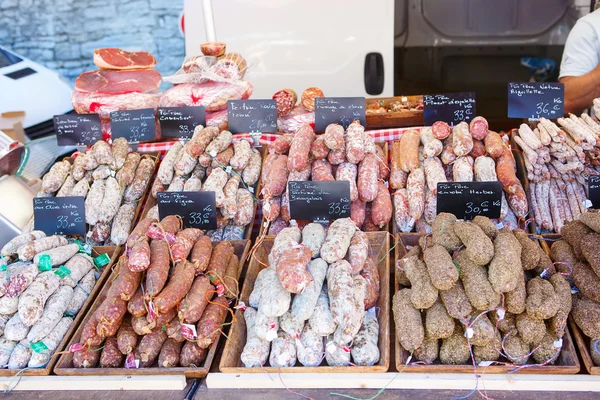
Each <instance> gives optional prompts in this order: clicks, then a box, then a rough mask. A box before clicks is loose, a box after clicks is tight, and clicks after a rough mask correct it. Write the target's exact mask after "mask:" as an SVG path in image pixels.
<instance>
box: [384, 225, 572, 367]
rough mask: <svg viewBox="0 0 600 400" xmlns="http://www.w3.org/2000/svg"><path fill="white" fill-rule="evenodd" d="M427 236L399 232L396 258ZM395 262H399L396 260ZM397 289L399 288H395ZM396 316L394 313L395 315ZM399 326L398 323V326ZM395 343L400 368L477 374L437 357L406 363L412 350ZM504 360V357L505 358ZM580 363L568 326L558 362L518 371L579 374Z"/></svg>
mask: <svg viewBox="0 0 600 400" xmlns="http://www.w3.org/2000/svg"><path fill="white" fill-rule="evenodd" d="M421 236H423V235H420V234H414V233H413V234H410V233H409V234H398V235H397V236H396V241H397V242H398V243H399V244H398V245H397V246H396V253H395V258H396V261H397V260H399V259H401V258H402V257H404V255H405V254H406V250H405V249H406V246H415V245H417V244H418V241H419V238H420V237H421ZM394 265H395V263H394ZM396 272H397V271H396V269H395V268H394V275H395V274H396ZM394 286H395V288H396V291H398V289H399V285H398V281H397V280H396V279H394ZM394 293H395V292H394ZM392 319H393V317H392ZM394 329H395V326H394ZM394 347H395V356H396V370H397V371H402V372H409V373H410V372H421V373H461V374H473V373H474V370H473V365H472V364H465V365H444V364H439V360H436V364H430V365H414V364H406V363H407V360H408V357H409V356H410V353H409V352H407V351H406V350H404V349H403V348H402V346H400V343H399V342H398V340H395V342H394ZM501 360H502V359H501ZM514 369H515V368H514V367H509V366H504V365H490V366H488V367H480V366H477V373H481V374H484V373H485V374H506V373H509V372H511V371H512V370H514ZM579 369H580V365H579V359H578V358H577V353H576V351H575V346H574V345H573V340H572V339H571V334H570V333H569V329H568V328H567V327H566V328H565V335H564V336H563V347H562V351H561V352H560V355H559V356H558V358H557V360H556V364H554V365H544V366H531V367H527V368H522V369H520V370H518V371H516V373H519V374H560V375H568V374H576V373H578V372H579Z"/></svg>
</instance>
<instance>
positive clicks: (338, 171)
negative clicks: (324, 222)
mask: <svg viewBox="0 0 600 400" xmlns="http://www.w3.org/2000/svg"><path fill="white" fill-rule="evenodd" d="M387 147H388V146H387V143H377V144H376V143H374V142H373V138H372V137H371V136H370V135H369V134H368V133H366V132H365V129H364V128H363V127H362V126H361V125H360V124H359V123H358V121H354V122H353V123H352V124H350V126H349V127H348V129H347V130H346V131H345V132H344V128H342V126H341V125H338V124H331V125H329V126H328V127H327V129H326V130H325V133H324V134H322V135H315V133H314V131H313V130H312V128H311V127H310V125H308V124H304V125H302V126H301V127H300V129H298V131H297V132H296V133H295V134H286V135H283V136H280V137H279V138H277V139H276V140H275V141H274V142H272V143H270V144H269V154H268V155H267V156H266V158H265V161H264V163H263V165H264V167H263V170H262V177H261V182H262V184H261V186H262V190H261V196H262V198H263V202H262V204H263V207H262V211H263V224H262V226H261V232H262V231H263V230H264V229H265V228H264V225H265V222H266V221H269V222H270V227H269V229H268V231H267V234H268V235H275V234H277V232H279V231H281V229H283V228H284V227H286V226H288V225H289V221H290V220H291V216H290V206H289V199H288V193H287V183H288V182H290V181H307V180H311V181H334V180H337V181H342V180H343V181H348V182H350V201H351V207H350V213H351V218H352V220H353V221H354V222H355V224H356V225H357V226H358V228H359V229H362V230H363V231H366V232H372V231H388V230H389V225H388V224H389V222H390V220H391V218H392V200H391V196H390V193H389V190H388V188H387V186H386V184H385V182H386V181H387V179H388V177H389V167H388V161H387V160H388V156H387V155H388V149H387ZM300 222H301V223H302V224H305V223H306V222H308V221H300Z"/></svg>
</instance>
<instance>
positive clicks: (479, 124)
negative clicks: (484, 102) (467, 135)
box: [469, 116, 488, 140]
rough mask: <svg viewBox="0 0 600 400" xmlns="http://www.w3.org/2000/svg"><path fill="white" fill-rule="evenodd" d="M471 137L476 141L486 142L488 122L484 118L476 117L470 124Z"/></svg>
mask: <svg viewBox="0 0 600 400" xmlns="http://www.w3.org/2000/svg"><path fill="white" fill-rule="evenodd" d="M469 131H470V132H471V136H473V139H476V140H484V139H485V137H486V136H487V134H488V122H487V120H486V119H485V118H483V117H479V116H478V117H475V118H473V119H472V120H471V122H470V123H469Z"/></svg>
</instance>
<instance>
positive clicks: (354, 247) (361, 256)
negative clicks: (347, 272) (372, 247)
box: [346, 231, 369, 275]
mask: <svg viewBox="0 0 600 400" xmlns="http://www.w3.org/2000/svg"><path fill="white" fill-rule="evenodd" d="M368 256H369V238H368V236H367V234H366V233H365V232H363V231H355V232H354V235H352V239H351V240H350V246H349V247H348V254H347V257H346V258H347V260H348V262H349V263H350V265H351V266H352V274H353V275H355V274H358V273H359V272H360V270H361V269H362V268H363V266H364V265H365V261H366V260H367V257H368Z"/></svg>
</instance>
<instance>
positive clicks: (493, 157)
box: [390, 117, 528, 233]
mask: <svg viewBox="0 0 600 400" xmlns="http://www.w3.org/2000/svg"><path fill="white" fill-rule="evenodd" d="M471 181H475V182H488V181H500V182H502V188H503V189H504V193H503V194H502V209H501V212H500V218H499V221H500V222H502V224H503V225H504V226H508V227H511V228H516V227H517V218H518V217H524V216H526V215H527V213H528V204H527V196H526V195H525V191H524V190H523V186H522V185H521V183H520V182H519V179H518V178H517V176H516V167H515V160H514V158H513V155H512V153H511V151H510V149H509V148H508V147H507V146H506V144H505V143H504V140H503V138H502V137H501V136H500V135H499V134H498V133H496V132H494V131H490V130H489V129H488V123H487V121H486V120H485V118H483V117H475V118H474V119H473V120H472V121H471V123H470V124H467V123H466V122H461V123H459V124H458V125H456V126H454V127H453V128H451V127H450V126H448V124H446V123H445V122H442V121H438V122H436V123H434V124H433V126H431V127H424V128H422V129H421V131H420V132H419V131H417V130H409V131H407V132H406V133H404V135H403V136H402V138H401V139H400V140H396V141H394V142H393V143H392V156H391V172H390V187H391V188H392V189H396V191H395V192H394V194H393V199H394V208H395V222H396V226H397V229H398V230H400V231H402V232H410V231H412V230H413V229H414V228H415V226H416V230H417V232H422V233H429V232H431V224H432V223H433V220H434V218H435V216H436V213H437V185H438V183H440V182H471ZM507 200H508V201H507Z"/></svg>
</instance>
